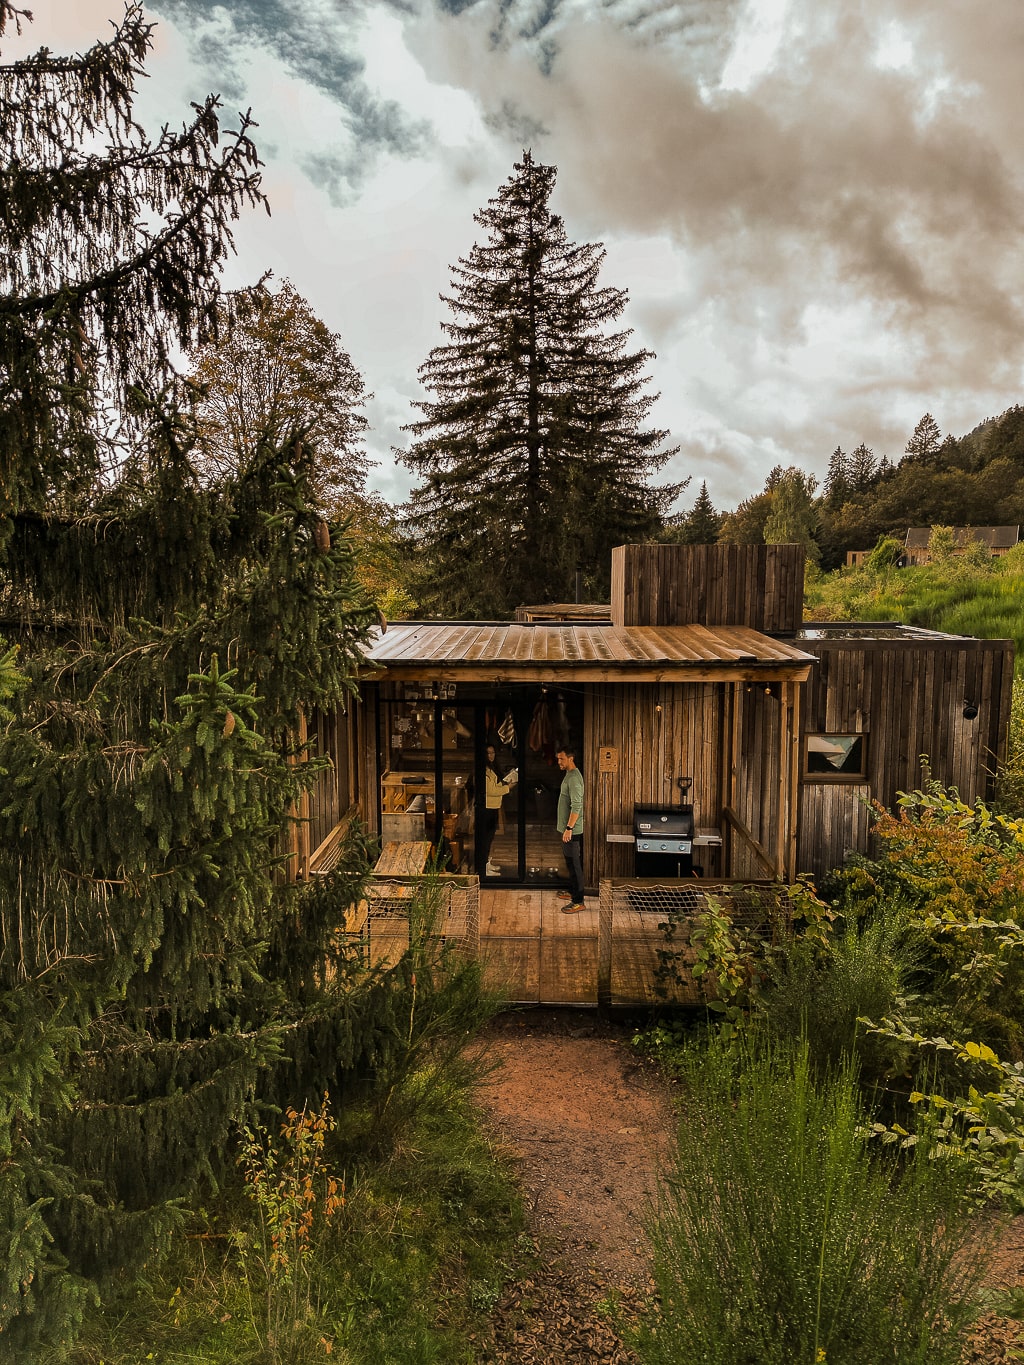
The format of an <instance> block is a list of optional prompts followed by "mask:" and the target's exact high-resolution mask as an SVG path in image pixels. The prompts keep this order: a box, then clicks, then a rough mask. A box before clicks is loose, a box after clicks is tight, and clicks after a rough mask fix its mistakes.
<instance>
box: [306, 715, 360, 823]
mask: <svg viewBox="0 0 1024 1365" xmlns="http://www.w3.org/2000/svg"><path fill="white" fill-rule="evenodd" d="M364 709H365V708H364V707H363V706H362V704H361V703H360V702H358V701H356V700H355V699H354V698H353V699H352V700H351V701H350V702H349V704H348V706H347V707H346V708H345V709H344V710H343V709H342V708H341V707H340V706H339V707H336V708H335V709H334V710H333V711H329V712H323V711H314V712H313V713H312V715H311V716H310V718H309V729H308V739H309V742H310V748H311V752H312V753H313V754H315V755H316V756H318V757H320V758H329V759H330V761H331V766H330V767H329V768H326V769H324V770H323V771H322V772H321V773H320V774H319V776H318V778H317V780H316V783H315V784H314V786H313V789H312V790H311V791H310V793H309V800H308V812H309V816H308V818H309V840H310V848H317V847H318V846H319V845H320V843H321V842H322V841H323V840H324V839H326V837H327V835H328V834H330V832H331V830H332V829H333V828H334V827H335V825H336V824H337V823H338V821H339V820H340V819H341V818H342V816H343V815H345V813H346V812H347V811H348V810H349V809H350V807H351V806H352V805H353V804H354V803H355V802H356V801H358V799H359V793H360V791H361V790H363V789H364V788H363V785H362V782H361V780H360V771H359V769H360V759H361V754H360V744H361V739H360V736H359V725H358V718H359V715H360V714H361V712H362V711H363V710H364Z"/></svg>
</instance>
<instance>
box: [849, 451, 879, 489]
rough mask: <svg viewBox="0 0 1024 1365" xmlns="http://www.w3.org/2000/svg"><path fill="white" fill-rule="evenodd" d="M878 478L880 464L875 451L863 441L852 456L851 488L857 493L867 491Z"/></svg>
mask: <svg viewBox="0 0 1024 1365" xmlns="http://www.w3.org/2000/svg"><path fill="white" fill-rule="evenodd" d="M877 478H878V465H877V463H876V461H875V453H874V451H873V450H872V449H871V447H870V446H869V445H866V444H865V442H864V441H861V443H860V445H859V446H858V447H857V449H856V450H855V451H854V452H853V454H852V455H851V456H850V489H851V491H852V492H855V493H865V492H867V490H868V489H869V488H871V487H872V486H873V485H874V484H875V482H876V481H877Z"/></svg>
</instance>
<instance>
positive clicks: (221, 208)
mask: <svg viewBox="0 0 1024 1365" xmlns="http://www.w3.org/2000/svg"><path fill="white" fill-rule="evenodd" d="M17 19H18V16H17V15H16V13H15V11H14V10H13V9H12V8H11V7H10V6H9V5H8V4H7V3H6V0H0V34H2V33H3V31H4V29H5V26H6V25H8V24H10V23H11V22H17ZM150 41H151V32H150V26H149V25H148V24H147V23H146V22H145V21H144V19H143V16H142V14H141V11H140V10H139V9H138V8H137V7H135V6H131V7H130V8H129V9H128V10H127V12H126V16H125V19H124V22H123V24H122V25H121V26H120V27H119V28H118V29H117V31H116V32H115V34H114V36H113V37H112V38H111V39H110V40H109V41H107V42H105V43H100V44H97V46H96V47H94V48H93V49H91V50H90V51H89V52H87V53H86V54H84V55H83V56H80V57H74V58H60V57H56V56H54V55H53V54H51V53H49V52H46V51H42V52H40V53H39V54H38V55H37V56H35V57H33V58H31V59H29V60H27V61H24V62H19V63H15V64H13V65H10V66H7V67H5V68H3V69H2V71H0V146H2V148H3V163H2V165H0V176H2V190H0V245H2V250H0V281H2V284H0V291H2V292H0V478H2V497H0V630H2V632H3V634H4V635H5V636H6V637H7V641H8V643H7V644H6V645H4V646H2V647H0V1042H2V1048H0V1054H2V1055H0V1358H2V1359H5V1360H16V1361H18V1362H25V1363H26V1365H28V1362H32V1361H36V1360H49V1359H52V1358H54V1354H55V1351H56V1349H57V1348H58V1347H59V1345H60V1344H61V1343H62V1342H66V1341H68V1340H69V1339H70V1338H71V1337H72V1336H73V1335H74V1332H75V1330H76V1325H77V1323H78V1321H79V1320H80V1318H81V1314H82V1312H83V1310H84V1308H85V1306H86V1305H87V1304H88V1303H89V1302H90V1301H92V1300H94V1299H95V1297H96V1295H97V1293H98V1292H100V1291H101V1290H102V1287H103V1285H104V1284H105V1283H106V1282H107V1280H108V1279H109V1277H111V1276H113V1275H116V1274H117V1273H118V1272H119V1271H120V1270H121V1269H123V1268H125V1267H127V1268H128V1269H130V1270H137V1269H138V1268H139V1266H141V1265H142V1264H143V1263H144V1262H145V1261H146V1260H147V1259H149V1257H150V1256H151V1255H152V1253H153V1251H154V1249H155V1248H157V1247H158V1246H159V1245H160V1243H161V1240H162V1239H163V1238H164V1237H165V1236H166V1235H167V1234H168V1232H169V1231H170V1230H171V1229H172V1228H173V1227H174V1226H175V1224H176V1223H177V1222H178V1221H179V1220H180V1217H181V1206H182V1201H187V1200H188V1199H190V1198H193V1197H195V1196H196V1194H197V1192H198V1191H201V1190H202V1189H204V1188H207V1189H208V1188H209V1185H210V1183H211V1182H212V1181H213V1180H214V1179H215V1178H216V1176H217V1174H218V1172H219V1171H220V1170H221V1168H222V1166H223V1163H224V1162H225V1160H226V1159H227V1160H229V1159H230V1158H229V1156H228V1153H229V1150H230V1137H231V1134H232V1131H233V1129H234V1126H235V1124H236V1123H237V1122H238V1121H239V1120H240V1119H242V1118H244V1117H246V1116H247V1115H248V1114H249V1113H251V1112H252V1106H254V1105H257V1104H259V1105H266V1104H272V1103H274V1102H280V1101H282V1100H284V1099H288V1100H289V1101H291V1102H297V1103H298V1104H300V1105H301V1103H302V1101H303V1100H304V1099H305V1098H306V1097H307V1096H308V1095H312V1094H315V1093H316V1092H317V1091H318V1090H320V1089H321V1088H322V1087H323V1086H324V1085H327V1084H330V1085H332V1086H334V1085H335V1084H336V1083H337V1082H338V1080H339V1076H340V1075H342V1074H343V1073H344V1070H345V1068H347V1067H352V1066H355V1065H357V1064H358V1063H359V1062H360V1058H361V1057H364V1056H366V1055H368V1054H369V1051H370V1049H371V1048H372V1049H374V1051H375V1055H377V1056H379V1055H380V1054H381V1049H382V1047H383V1046H384V1043H383V1041H382V1040H384V1039H386V1037H387V1036H388V1034H389V1031H390V1032H392V1033H395V1034H396V1035H397V1027H396V1026H395V1024H394V1020H390V1022H389V1014H388V1012H389V1010H390V1009H391V1008H392V1003H391V1002H390V998H389V997H388V996H387V994H386V993H381V992H380V991H377V992H376V994H374V991H375V990H376V987H374V986H373V983H372V982H371V983H368V984H366V985H365V990H366V991H367V992H369V996H368V997H367V998H368V1000H369V1004H368V1005H367V1009H366V1012H365V1013H366V1014H367V1016H370V1015H373V1012H374V1011H376V1015H375V1016H374V1017H372V1018H369V1022H365V1021H364V1024H363V1025H362V1026H358V1025H357V1023H355V1022H354V1021H353V1015H354V1013H356V1012H357V1011H356V1009H355V1001H356V999H357V993H356V992H355V989H354V988H353V989H351V990H350V989H348V986H349V982H350V978H349V976H348V975H346V973H347V970H348V968H347V960H346V959H344V958H343V957H340V956H337V955H335V957H334V959H331V956H330V954H331V948H330V944H331V941H332V930H333V928H334V926H335V924H336V922H337V920H336V915H337V905H338V899H339V898H340V900H341V901H342V902H343V903H344V901H345V899H346V898H347V897H348V896H350V895H351V893H352V891H353V890H354V889H355V887H356V886H357V884H358V876H359V869H360V866H361V864H360V863H359V859H358V854H359V850H358V848H353V849H352V850H351V858H350V862H351V865H352V866H353V868H354V871H353V873H352V874H351V875H350V874H349V873H347V872H346V873H342V874H340V875H339V878H338V885H337V886H335V887H334V888H326V887H322V886H318V887H317V888H315V889H310V890H308V891H305V892H301V891H300V890H299V889H297V888H295V887H293V886H290V885H289V884H288V873H287V859H286V855H287V852H288V847H289V832H290V830H291V829H292V828H293V825H294V819H295V812H296V806H297V802H298V801H299V799H300V797H301V793H302V790H303V788H304V787H305V786H306V785H308V783H309V782H310V781H311V780H312V777H313V775H314V773H315V771H316V770H317V764H316V762H315V761H306V760H307V757H308V755H307V754H306V753H305V751H304V750H303V748H302V746H301V745H300V744H298V743H297V742H296V739H295V737H296V736H297V735H298V734H299V733H300V730H301V724H302V717H303V714H304V711H305V710H307V709H308V708H310V707H312V706H317V705H319V706H323V707H333V706H335V705H337V704H338V703H339V702H341V701H343V699H344V698H345V697H346V696H347V695H348V693H349V692H350V691H351V689H352V687H353V673H354V669H355V667H356V666H357V663H358V661H359V658H360V657H361V651H360V644H361V641H362V639H363V638H364V637H365V634H366V630H367V627H368V625H369V623H370V622H371V620H373V619H375V612H374V610H373V608H372V607H371V606H370V604H369V603H367V601H366V599H365V597H364V596H363V595H362V593H361V592H360V590H359V589H358V587H357V585H356V583H355V579H354V574H353V564H352V556H351V553H350V552H349V549H348V547H347V546H346V544H345V542H344V540H343V539H342V538H341V537H339V536H338V534H337V528H336V527H332V528H327V534H325V533H324V532H325V527H324V525H323V523H322V522H321V520H320V513H319V511H318V510H317V509H316V508H315V507H314V506H313V484H314V468H315V458H316V455H315V448H314V446H313V444H312V442H311V441H310V440H308V439H306V438H305V437H304V435H303V433H301V432H299V431H294V430H293V431H289V432H286V433H283V434H281V433H278V434H277V437H276V438H275V440H273V441H269V440H268V441H265V442H264V443H263V444H262V445H261V446H260V448H259V449H258V450H257V451H256V452H255V453H254V456H253V458H252V460H251V461H249V463H248V464H247V465H246V467H245V469H244V470H241V471H237V472H236V473H234V474H232V475H230V476H225V478H223V479H221V480H219V481H217V482H215V483H213V484H211V485H208V486H206V485H204V484H203V483H202V482H201V480H200V479H199V477H198V474H197V464H196V459H195V446H196V431H195V429H194V426H193V425H192V423H191V421H190V419H189V416H188V411H187V405H183V404H181V403H175V402H174V401H173V400H174V394H175V381H174V376H173V374H172V373H171V370H170V366H169V359H170V356H171V354H172V352H173V351H174V350H175V349H177V348H181V349H186V348H189V347H191V346H193V345H194V344H196V343H199V342H201V341H203V340H204V339H205V338H206V337H207V336H209V335H210V334H211V332H212V330H213V329H214V328H215V327H216V326H217V322H218V316H219V313H218V310H219V308H220V306H221V303H222V300H221V296H220V293H219V287H218V279H217V271H218V267H219V265H220V262H221V261H222V259H223V257H224V255H225V252H226V251H227V250H228V249H229V246H230V236H229V233H228V226H229V223H230V220H231V219H232V218H233V217H235V216H236V215H237V213H238V212H239V210H240V209H242V208H243V207H244V206H245V205H246V204H247V203H248V204H256V205H259V204H261V203H262V202H263V199H262V192H261V190H260V186H259V171H258V162H257V158H256V152H255V148H254V147H253V145H252V143H251V142H250V140H249V137H248V122H247V120H244V119H243V121H242V124H241V127H240V128H239V129H238V130H236V132H235V133H234V134H232V135H229V136H228V138H227V140H226V143H225V142H223V141H222V136H221V132H220V130H219V128H218V120H217V105H216V101H215V100H213V99H210V100H208V101H207V102H206V103H205V104H204V105H202V106H201V107H199V108H198V109H197V111H196V115H195V118H194V120H193V121H192V122H191V123H190V124H189V125H188V126H187V127H185V128H183V129H181V130H180V131H179V132H177V133H171V132H169V131H167V130H165V131H164V132H162V133H161V134H160V136H159V137H158V138H157V139H156V140H155V142H150V141H149V140H148V139H147V138H146V137H145V135H144V134H143V132H142V131H141V129H139V128H138V127H137V125H136V124H135V122H134V119H133V117H132V92H133V87H134V84H135V81H136V80H137V78H138V77H139V75H140V74H141V63H142V61H143V59H144V57H145V54H146V52H147V50H148V48H149V45H150ZM103 147H105V148H106V150H103V151H101V150H97V148H103ZM144 223H146V224H147V226H143V224H144ZM329 889H330V891H331V894H330V895H329V894H328V890H329ZM332 897H333V899H332ZM361 1028H362V1031H361Z"/></svg>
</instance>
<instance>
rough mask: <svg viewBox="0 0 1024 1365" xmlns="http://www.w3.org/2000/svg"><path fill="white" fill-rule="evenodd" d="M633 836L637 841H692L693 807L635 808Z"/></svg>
mask: <svg viewBox="0 0 1024 1365" xmlns="http://www.w3.org/2000/svg"><path fill="white" fill-rule="evenodd" d="M633 835H634V837H635V838H637V839H657V840H659V841H660V840H662V839H692V838H693V807H692V806H634V807H633Z"/></svg>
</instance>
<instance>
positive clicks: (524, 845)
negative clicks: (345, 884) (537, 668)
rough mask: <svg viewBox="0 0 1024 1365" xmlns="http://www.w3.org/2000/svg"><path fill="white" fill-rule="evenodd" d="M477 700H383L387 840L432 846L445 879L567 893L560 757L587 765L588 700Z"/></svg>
mask: <svg viewBox="0 0 1024 1365" xmlns="http://www.w3.org/2000/svg"><path fill="white" fill-rule="evenodd" d="M453 690H454V688H453ZM474 691H475V692H476V695H475V696H474V695H473V694H472V693H471V694H470V696H469V697H467V698H466V699H465V700H463V699H462V697H461V696H460V697H459V698H458V700H456V698H455V697H454V696H451V695H449V696H446V697H444V698H439V697H438V696H436V695H430V696H423V697H421V696H418V695H416V689H414V687H413V686H411V685H406V686H405V687H404V689H403V695H402V696H401V697H382V698H381V702H380V731H379V742H380V755H381V780H380V810H381V826H380V828H381V840H382V842H384V843H389V842H393V841H398V842H403V843H404V842H408V841H412V840H429V842H430V843H431V844H432V845H433V846H434V852H435V855H436V856H437V857H438V859H439V860H440V862H441V865H442V866H443V867H444V868H445V869H446V870H448V871H451V872H464V873H472V872H476V873H477V874H478V875H479V876H480V878H481V879H482V880H483V881H484V882H486V883H487V884H489V885H491V886H497V885H523V884H534V885H542V886H553V885H563V884H566V880H567V879H566V873H565V862H564V859H563V857H562V845H561V840H560V838H559V836H558V832H557V830H556V828H555V824H556V815H557V810H558V791H559V788H560V786H561V782H562V774H561V772H560V770H559V768H558V764H557V763H556V761H555V753H556V751H557V749H558V748H559V746H560V745H562V744H565V743H571V744H574V745H575V746H576V747H577V753H578V755H580V756H582V750H581V748H580V746H581V743H582V739H583V700H582V693H581V692H580V691H579V689H576V690H572V689H569V688H560V687H553V686H552V687H542V686H540V685H539V684H523V685H520V686H509V687H505V688H503V689H502V690H500V691H495V692H493V693H489V694H488V693H485V692H484V690H483V689H482V688H480V689H479V690H477V689H474ZM584 778H585V780H586V781H592V780H595V778H594V776H593V775H591V774H584ZM488 789H490V796H488ZM584 837H585V836H584Z"/></svg>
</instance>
